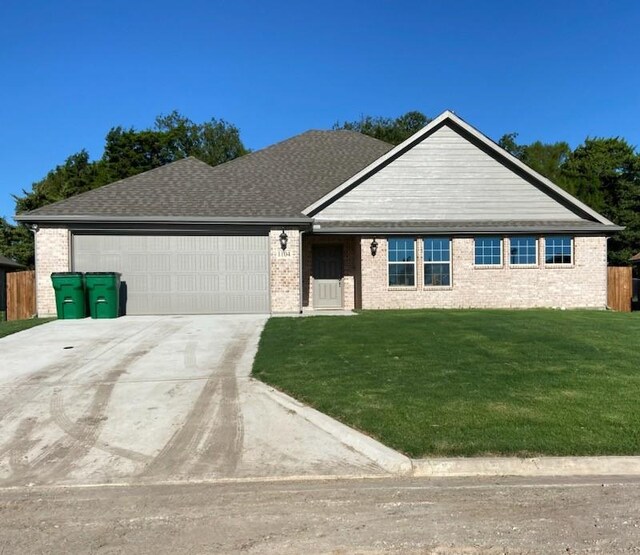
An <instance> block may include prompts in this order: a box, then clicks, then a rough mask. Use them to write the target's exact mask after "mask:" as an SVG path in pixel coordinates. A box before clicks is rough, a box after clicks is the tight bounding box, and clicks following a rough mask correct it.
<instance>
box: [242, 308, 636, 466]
mask: <svg viewBox="0 0 640 555" xmlns="http://www.w3.org/2000/svg"><path fill="white" fill-rule="evenodd" d="M253 372H254V375H255V376H256V377H258V378H259V379H261V380H262V381H264V382H266V383H268V384H271V385H273V386H275V387H276V388H278V389H281V390H282V391H285V392H287V393H289V394H290V395H292V396H293V397H296V398H297V399H299V400H301V401H304V402H305V403H308V404H310V405H312V406H314V407H315V408H317V409H319V410H321V411H322V412H325V413H327V414H329V415H331V416H333V417H335V418H337V419H338V420H341V421H342V422H344V423H346V424H349V425H350V426H353V427H355V428H357V429H360V430H362V431H364V432H366V433H368V434H370V435H371V436H373V437H376V438H378V439H379V440H381V441H382V442H383V443H386V444H387V445H389V446H391V447H393V448H395V449H398V450H400V451H403V452H405V453H407V454H408V455H410V456H413V457H421V456H434V455H435V456H447V455H448V456H451V455H453V456H457V455H490V454H505V455H506V454H510V455H520V456H527V455H536V454H547V455H598V454H620V455H622V454H640V314H639V313H635V314H620V313H612V312H592V311H566V312H564V311H551V310H526V311H501V310H459V311H445V310H443V311H437V310H420V311H390V312H386V311H384V312H375V311H373V312H363V313H361V314H359V315H358V316H352V317H330V316H328V317H323V316H317V317H313V318H272V319H271V320H269V322H268V323H267V326H266V328H265V330H264V333H263V335H262V339H261V341H260V348H259V351H258V355H257V357H256V361H255V364H254V368H253Z"/></svg>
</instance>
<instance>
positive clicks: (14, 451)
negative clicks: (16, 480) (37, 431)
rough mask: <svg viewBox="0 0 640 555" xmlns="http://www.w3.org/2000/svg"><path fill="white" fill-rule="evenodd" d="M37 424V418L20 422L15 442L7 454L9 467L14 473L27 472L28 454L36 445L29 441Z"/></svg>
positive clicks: (15, 434)
mask: <svg viewBox="0 0 640 555" xmlns="http://www.w3.org/2000/svg"><path fill="white" fill-rule="evenodd" d="M36 422H37V419H35V418H25V419H23V420H22V421H21V422H20V424H18V427H17V429H16V431H15V433H14V436H13V437H14V438H15V440H14V441H13V442H12V444H11V446H10V447H9V448H8V449H7V452H8V453H9V467H10V468H11V471H12V472H17V473H20V472H25V471H26V469H27V467H28V463H27V453H28V452H29V449H31V447H32V445H33V444H34V443H35V442H34V441H31V440H29V436H30V435H31V431H32V430H33V428H34V427H35V425H36Z"/></svg>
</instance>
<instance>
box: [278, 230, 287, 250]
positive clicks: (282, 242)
mask: <svg viewBox="0 0 640 555" xmlns="http://www.w3.org/2000/svg"><path fill="white" fill-rule="evenodd" d="M288 240H289V236H288V235H287V234H286V233H285V231H284V229H283V230H282V233H281V234H280V248H281V249H282V250H283V251H284V250H287V241H288Z"/></svg>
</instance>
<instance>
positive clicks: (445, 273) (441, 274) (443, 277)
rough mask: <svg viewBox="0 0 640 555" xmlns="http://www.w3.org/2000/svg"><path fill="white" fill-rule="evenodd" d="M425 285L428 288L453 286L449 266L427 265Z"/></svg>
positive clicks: (425, 268)
mask: <svg viewBox="0 0 640 555" xmlns="http://www.w3.org/2000/svg"><path fill="white" fill-rule="evenodd" d="M424 284H425V285H426V286H448V285H451V275H450V273H449V264H448V263H447V264H425V265H424Z"/></svg>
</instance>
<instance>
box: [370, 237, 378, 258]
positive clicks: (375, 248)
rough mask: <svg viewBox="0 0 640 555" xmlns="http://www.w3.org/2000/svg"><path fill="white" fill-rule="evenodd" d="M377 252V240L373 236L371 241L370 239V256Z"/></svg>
mask: <svg viewBox="0 0 640 555" xmlns="http://www.w3.org/2000/svg"><path fill="white" fill-rule="evenodd" d="M377 252H378V241H376V238H375V237H374V238H373V241H371V256H375V255H376V253H377Z"/></svg>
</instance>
